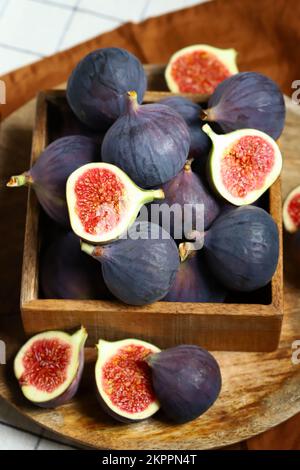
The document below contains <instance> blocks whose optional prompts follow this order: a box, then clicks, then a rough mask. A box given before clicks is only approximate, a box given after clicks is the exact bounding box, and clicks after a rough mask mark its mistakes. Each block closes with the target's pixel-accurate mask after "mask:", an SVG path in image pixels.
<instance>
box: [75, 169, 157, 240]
mask: <svg viewBox="0 0 300 470" xmlns="http://www.w3.org/2000/svg"><path fill="white" fill-rule="evenodd" d="M163 198H164V193H163V191H162V190H160V189H158V190H143V189H140V188H139V187H138V186H136V184H134V183H133V181H131V179H130V178H129V177H128V176H127V175H126V174H125V173H124V172H123V171H122V170H120V168H118V167H116V166H114V165H111V164H109V163H91V164H87V165H84V166H82V167H80V168H78V169H77V170H76V171H74V172H73V173H72V174H71V175H70V176H69V178H68V181H67V203H68V209H69V215H70V221H71V226H72V229H73V231H74V232H75V233H76V235H78V236H79V237H80V238H82V239H83V240H86V241H90V242H92V243H108V242H111V241H113V240H116V239H118V238H119V237H120V236H122V235H123V234H124V233H125V232H126V230H127V228H128V227H130V226H131V225H132V224H133V223H134V221H135V219H136V217H137V215H138V213H139V210H140V209H141V207H142V206H143V205H144V204H146V203H148V202H152V201H153V200H154V199H163Z"/></svg>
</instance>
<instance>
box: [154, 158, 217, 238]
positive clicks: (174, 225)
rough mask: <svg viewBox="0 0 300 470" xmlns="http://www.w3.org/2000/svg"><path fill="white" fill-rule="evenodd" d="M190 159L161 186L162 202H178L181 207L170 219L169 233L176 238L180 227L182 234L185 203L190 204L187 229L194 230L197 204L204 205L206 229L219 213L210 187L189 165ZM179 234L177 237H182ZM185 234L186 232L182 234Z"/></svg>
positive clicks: (169, 203) (197, 214)
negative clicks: (190, 216) (189, 218)
mask: <svg viewBox="0 0 300 470" xmlns="http://www.w3.org/2000/svg"><path fill="white" fill-rule="evenodd" d="M191 163H192V161H191V160H188V161H187V162H186V164H185V166H184V167H183V169H182V170H181V171H180V172H179V173H178V175H176V176H175V177H174V178H173V179H172V180H171V181H169V182H168V183H166V184H164V185H163V186H162V189H163V192H164V194H165V199H164V200H163V201H162V204H168V205H169V206H172V205H173V204H178V205H179V206H180V207H181V214H179V212H176V211H175V213H174V217H173V216H172V217H171V220H170V234H171V236H172V237H173V238H175V239H177V238H178V236H176V232H177V231H178V230H180V229H181V228H182V233H183V234H184V222H185V221H184V217H181V215H182V214H183V211H184V207H185V206H186V205H187V204H190V205H191V206H192V218H191V221H190V222H189V224H188V225H189V226H190V227H186V229H187V230H189V231H191V230H195V228H196V222H197V217H198V216H199V212H198V210H197V209H198V206H199V205H201V204H202V205H203V206H204V214H203V215H204V229H205V230H206V229H207V228H208V227H209V226H210V225H211V224H212V222H213V221H214V220H215V219H216V218H217V217H218V215H219V214H220V204H219V202H218V201H217V199H216V198H215V197H214V195H213V194H212V193H211V191H210V189H209V188H207V187H206V185H205V183H204V182H203V178H202V177H201V176H200V175H197V174H196V173H195V172H194V171H193V170H192V167H191ZM178 235H179V239H182V238H184V237H183V236H181V234H178ZM184 235H185V236H187V235H188V234H184Z"/></svg>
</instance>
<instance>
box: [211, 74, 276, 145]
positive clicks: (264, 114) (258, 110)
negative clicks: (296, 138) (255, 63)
mask: <svg viewBox="0 0 300 470" xmlns="http://www.w3.org/2000/svg"><path fill="white" fill-rule="evenodd" d="M203 114H204V116H206V119H205V120H207V121H215V122H217V123H218V125H219V126H220V127H221V129H222V130H223V132H224V133H228V132H231V131H234V130H238V129H245V128H246V129H247V128H248V129H258V130H260V131H263V132H265V133H266V134H268V135H270V136H271V137H273V139H275V140H276V139H278V138H279V136H280V135H281V133H282V131H283V127H284V123H285V103H284V98H283V94H282V93H281V91H280V89H279V87H278V85H277V84H276V83H275V82H274V81H273V80H271V79H270V78H268V77H266V76H265V75H262V74H260V73H257V72H241V73H237V74H235V75H233V76H231V77H229V78H227V79H226V80H224V81H223V82H222V83H220V85H218V86H217V88H216V90H215V91H214V93H213V94H212V95H211V97H210V98H209V101H208V110H207V111H204V113H203Z"/></svg>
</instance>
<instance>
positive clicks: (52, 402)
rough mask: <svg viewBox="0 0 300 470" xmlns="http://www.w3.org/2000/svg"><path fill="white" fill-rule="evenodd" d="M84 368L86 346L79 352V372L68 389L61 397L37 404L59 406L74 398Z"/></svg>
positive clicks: (43, 406)
mask: <svg viewBox="0 0 300 470" xmlns="http://www.w3.org/2000/svg"><path fill="white" fill-rule="evenodd" d="M83 369H84V347H82V348H81V350H80V353H79V365H78V369H77V373H76V375H75V377H74V379H73V382H72V383H71V384H70V386H69V387H68V389H67V390H66V391H65V392H64V393H63V394H62V395H60V396H59V397H57V398H54V399H53V400H49V401H45V402H43V403H39V402H35V405H37V406H39V407H40V408H57V407H58V406H61V405H64V404H65V403H67V402H69V401H71V400H72V398H73V397H74V396H75V395H76V393H77V391H78V388H79V385H80V381H81V378H82V374H83Z"/></svg>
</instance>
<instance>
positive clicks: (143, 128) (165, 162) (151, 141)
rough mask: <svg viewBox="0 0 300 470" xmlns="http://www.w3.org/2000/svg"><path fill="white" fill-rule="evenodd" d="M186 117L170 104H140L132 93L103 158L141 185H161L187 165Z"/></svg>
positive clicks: (106, 142)
mask: <svg viewBox="0 0 300 470" xmlns="http://www.w3.org/2000/svg"><path fill="white" fill-rule="evenodd" d="M190 142H191V138H190V133H189V130H188V127H187V124H186V123H185V121H184V119H183V118H182V117H181V116H180V115H179V114H178V113H177V111H175V110H174V109H172V108H170V107H169V106H165V105H162V104H145V105H141V106H139V105H138V103H137V101H136V93H135V92H129V93H128V109H127V112H125V113H124V114H123V115H122V116H121V117H120V118H119V119H118V120H117V121H116V122H115V123H114V124H113V125H112V126H111V128H110V129H109V130H108V131H107V133H106V135H105V137H104V140H103V144H102V160H103V161H104V162H107V163H112V164H113V165H116V166H119V167H120V168H121V169H122V170H123V171H125V173H127V174H128V176H130V178H131V179H132V180H133V181H134V182H135V183H136V184H137V185H139V186H140V187H142V188H149V187H153V186H159V185H161V184H163V183H166V182H167V181H169V180H170V179H171V178H173V177H174V176H175V175H177V173H178V172H179V171H180V170H181V169H182V168H183V166H184V163H185V161H186V159H187V156H188V153H189V148H190Z"/></svg>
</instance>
